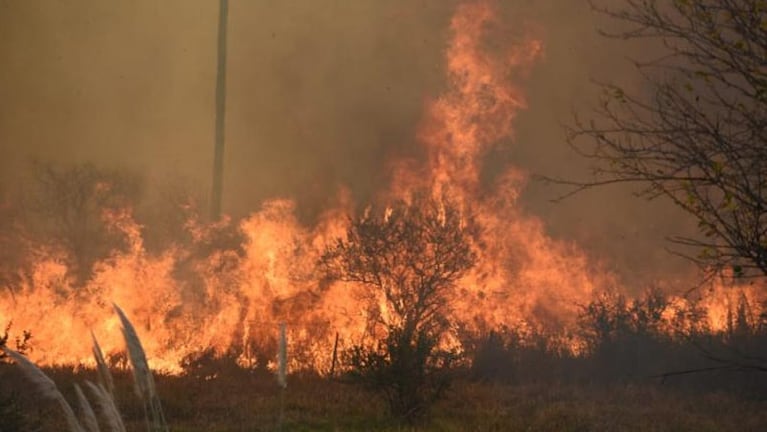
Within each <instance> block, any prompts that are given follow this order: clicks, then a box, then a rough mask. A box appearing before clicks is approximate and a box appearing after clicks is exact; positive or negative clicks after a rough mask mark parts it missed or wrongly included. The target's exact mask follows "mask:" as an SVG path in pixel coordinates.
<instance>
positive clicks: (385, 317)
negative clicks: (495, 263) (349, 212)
mask: <svg viewBox="0 0 767 432" xmlns="http://www.w3.org/2000/svg"><path fill="white" fill-rule="evenodd" d="M472 227H473V225H472V223H471V222H470V221H466V220H464V219H463V217H462V215H461V214H460V212H459V211H458V210H457V209H456V208H455V207H454V206H452V205H451V204H450V203H447V202H443V201H435V200H430V199H425V198H416V199H414V200H413V202H411V203H410V204H407V203H404V202H398V203H396V204H394V205H393V206H391V207H389V208H387V209H385V210H383V211H368V212H366V213H365V215H364V216H363V217H361V218H360V219H358V220H356V221H353V222H352V223H351V225H350V227H349V229H348V230H347V237H346V239H338V240H337V241H336V243H335V244H334V245H333V246H331V247H329V248H328V250H327V251H326V253H325V254H324V255H323V257H322V259H321V262H322V265H323V267H324V268H325V270H326V271H327V273H328V275H329V276H330V277H331V278H333V279H339V280H342V281H346V282H353V283H357V284H360V285H361V288H362V291H361V293H362V295H363V297H364V298H365V299H366V300H367V304H368V320H369V328H370V329H371V330H370V333H371V335H372V336H373V338H374V339H375V342H374V343H373V344H364V343H363V344H358V345H356V346H354V347H352V349H351V350H350V352H349V356H348V362H349V366H350V367H351V368H352V371H353V372H352V377H354V378H356V379H357V380H358V381H360V382H362V383H363V384H366V385H367V386H369V387H370V388H372V389H373V390H375V391H379V392H381V393H383V394H384V396H385V398H386V400H387V402H388V404H389V409H390V410H391V413H392V414H393V415H394V416H396V417H398V418H400V419H402V420H405V421H408V422H411V421H414V420H416V419H418V418H419V417H421V416H422V415H423V414H425V412H426V410H427V408H428V406H429V404H430V403H431V402H432V401H433V400H435V399H436V398H438V397H439V396H440V395H441V393H442V392H443V390H444V389H445V388H446V387H447V384H448V383H449V375H448V374H447V371H448V370H449V368H450V366H451V365H452V363H453V361H454V360H455V358H456V355H455V352H454V351H452V350H450V349H449V348H447V347H446V344H445V343H444V342H445V340H444V339H445V336H446V334H447V331H448V319H447V315H448V313H449V310H448V305H447V298H448V294H449V292H450V290H451V288H453V286H454V283H455V282H456V281H457V280H458V279H459V278H460V277H461V276H462V275H463V274H464V273H465V272H466V271H467V270H468V269H470V268H471V267H472V266H473V265H474V261H475V255H474V253H473V252H472V249H471V238H472V229H473V228H472Z"/></svg>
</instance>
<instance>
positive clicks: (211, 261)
mask: <svg viewBox="0 0 767 432" xmlns="http://www.w3.org/2000/svg"><path fill="white" fill-rule="evenodd" d="M496 20H497V18H496V14H495V11H494V9H493V7H492V4H491V3H490V2H485V1H477V2H469V3H465V4H463V5H460V6H459V7H458V8H457V10H456V13H455V15H454V17H453V19H452V21H451V24H450V27H451V40H450V42H449V45H448V46H447V50H446V72H447V81H448V84H449V85H448V88H447V90H446V91H445V93H444V94H442V95H441V96H439V97H437V98H435V99H434V100H432V101H430V102H429V103H428V104H427V105H426V107H425V114H424V118H423V120H422V123H421V127H420V129H419V133H418V137H417V138H418V142H419V143H420V144H421V145H423V146H424V148H425V150H426V155H427V157H426V160H425V161H424V162H423V163H420V164H419V163H412V162H409V161H402V163H400V164H396V165H395V166H396V168H395V169H394V172H393V174H392V182H391V185H390V187H389V188H388V189H387V190H384V191H381V197H383V199H388V198H402V199H408V198H409V197H410V196H411V194H412V193H413V192H414V191H416V190H428V191H431V193H432V194H433V195H434V197H436V198H448V199H449V200H450V201H452V202H455V203H457V205H459V207H460V208H461V210H462V211H463V212H465V213H466V214H471V215H473V216H474V217H475V218H476V219H477V222H478V223H479V225H480V227H481V234H480V236H481V238H480V241H479V242H478V243H477V244H478V247H477V250H476V253H477V255H478V265H477V266H476V267H475V268H474V269H473V270H472V272H471V273H470V274H469V275H467V276H466V277H465V278H464V280H462V281H461V283H460V284H459V287H458V288H459V289H458V291H457V292H456V293H455V296H454V298H452V299H451V319H453V320H454V321H455V322H459V323H461V325H463V326H464V327H465V328H466V329H468V330H472V331H486V330H489V329H493V328H498V327H500V326H510V327H513V326H525V327H528V328H534V329H537V330H544V331H551V332H556V331H559V332H563V331H565V330H567V329H568V328H569V327H571V326H573V325H574V324H575V322H576V318H577V316H578V313H579V311H580V309H579V307H580V305H583V304H586V303H588V301H589V300H590V299H591V298H592V296H593V295H594V294H595V293H596V292H600V291H609V290H620V289H621V288H620V285H619V283H618V281H617V280H616V278H615V277H614V276H613V275H612V274H610V273H609V272H607V271H605V270H604V269H603V268H601V265H600V264H599V263H598V262H595V261H594V260H590V259H589V257H587V256H586V254H585V253H584V252H583V251H582V250H580V249H579V248H578V247H577V246H576V245H574V244H572V243H569V242H565V241H561V240H555V239H552V238H551V237H549V236H548V235H547V234H546V230H545V227H544V225H543V223H542V222H541V221H540V220H539V219H538V218H536V217H534V216H532V215H529V214H526V213H525V212H524V210H523V209H522V208H520V206H519V204H518V197H519V195H520V192H521V190H522V188H523V187H524V185H525V174H524V173H523V172H522V171H520V170H518V169H516V168H513V167H511V168H508V169H507V170H506V171H505V172H504V173H502V174H501V175H499V176H497V178H496V180H495V184H494V185H491V186H487V185H483V182H482V180H481V173H482V170H483V160H484V158H485V157H486V156H487V155H488V152H490V151H491V150H492V149H493V146H494V145H497V143H498V142H499V141H502V140H508V139H511V138H513V128H512V126H513V123H514V120H515V119H516V116H517V113H518V112H519V111H520V110H522V109H524V108H525V107H526V104H527V102H526V100H525V96H524V92H523V90H522V89H521V87H519V86H518V84H517V81H520V80H523V79H524V77H525V76H526V75H527V74H529V73H531V71H532V67H533V66H534V64H535V62H536V61H537V60H539V59H540V58H541V57H542V55H543V43H542V42H541V40H539V39H537V38H535V37H533V36H532V35H526V34H520V35H519V37H518V40H517V41H516V42H515V43H514V44H513V45H512V46H509V47H506V49H505V50H504V51H503V53H502V54H500V55H499V54H498V53H497V51H498V50H497V49H495V50H491V49H489V48H488V47H487V46H486V45H487V39H486V37H487V34H488V32H490V31H491V28H492V25H499V24H500V23H498V22H496ZM338 201H339V204H338V205H337V206H336V207H335V208H331V209H328V210H327V211H326V212H325V213H324V215H323V216H322V217H321V218H320V221H319V222H318V223H317V224H316V225H314V226H304V225H302V224H301V223H300V222H299V221H298V220H297V218H296V216H295V211H294V203H293V202H292V201H291V200H288V199H278V200H272V201H269V202H266V203H265V204H263V206H262V208H261V209H260V210H259V211H257V212H255V213H253V214H251V215H250V216H249V217H247V218H245V219H243V220H241V221H239V222H234V221H231V220H228V219H225V220H223V221H221V222H217V223H214V224H204V223H200V222H199V221H197V220H190V221H189V222H188V224H187V226H186V230H187V232H188V233H189V237H190V240H189V241H188V242H186V243H184V244H178V245H177V246H175V247H172V248H170V249H168V250H166V251H164V252H163V253H161V254H159V255H158V254H150V253H149V252H147V249H146V247H145V246H144V244H143V238H142V227H141V226H140V225H139V224H138V223H137V222H136V221H135V220H134V218H133V217H132V215H131V211H130V209H127V208H125V209H122V210H120V211H110V212H105V214H104V220H105V222H106V223H107V224H108V226H110V227H111V228H112V229H113V230H115V231H116V232H118V233H120V234H121V236H122V237H123V238H124V240H125V243H126V244H127V248H122V249H115V250H114V251H112V253H111V254H110V256H109V257H108V258H107V259H105V260H103V261H101V262H98V263H97V264H96V265H95V266H94V267H93V271H92V276H91V277H90V278H89V279H88V280H87V282H85V283H84V284H83V285H82V286H80V285H78V284H76V283H75V282H74V281H73V280H72V279H71V278H69V277H68V276H67V274H68V271H67V270H68V269H67V265H66V264H65V263H66V262H67V261H66V259H65V258H66V256H65V254H64V252H61V251H58V252H57V251H51V250H47V249H42V248H41V249H39V250H38V251H37V253H36V255H35V256H34V257H33V258H32V261H33V264H32V271H31V272H29V273H28V274H27V273H25V275H24V276H23V277H22V279H21V282H20V283H19V284H18V286H9V287H4V289H3V292H4V293H5V294H2V295H1V296H0V323H5V322H8V321H11V320H12V321H13V324H14V327H15V328H19V329H29V330H31V331H32V334H33V337H34V344H33V346H34V350H33V351H31V352H30V357H31V359H32V360H34V361H36V362H38V363H42V364H61V363H69V364H90V363H91V359H90V356H91V351H90V347H89V344H88V343H87V342H85V341H87V335H88V333H89V331H91V330H92V331H93V333H94V334H95V336H96V337H97V338H98V340H99V341H100V343H101V345H102V347H103V349H104V351H105V352H107V353H116V352H119V351H120V350H121V349H122V341H121V338H120V331H119V325H120V324H119V322H118V319H117V317H115V316H114V313H113V310H112V307H111V305H112V303H113V302H114V303H116V304H119V305H120V306H121V307H122V308H123V309H124V310H125V312H126V313H127V315H128V316H129V317H130V318H131V320H132V321H133V322H134V323H135V325H136V327H137V331H138V332H139V336H140V337H141V339H142V341H143V343H144V346H145V349H146V352H147V353H148V356H149V359H150V363H151V364H152V366H153V367H155V368H160V369H164V370H167V371H171V372H173V371H178V368H179V363H180V361H181V360H182V359H183V358H184V357H185V356H187V355H189V354H191V353H195V352H199V351H200V350H203V349H206V348H213V349H215V350H216V351H217V352H219V353H223V352H226V351H227V350H231V349H233V347H234V348H236V349H237V352H236V354H237V355H238V356H240V358H241V359H243V361H256V362H262V363H263V362H267V363H268V362H272V361H273V360H274V356H273V355H267V356H266V358H260V357H259V356H263V353H276V352H277V343H278V341H277V335H278V328H279V323H281V322H285V323H286V324H287V330H288V339H289V340H290V341H291V346H290V355H288V358H289V359H290V362H291V363H290V367H291V369H295V368H314V369H317V370H320V371H324V370H328V368H329V367H330V362H331V360H332V358H333V350H334V345H335V341H336V335H340V340H341V343H342V344H343V343H347V344H348V343H352V342H356V341H359V340H360V338H362V337H364V335H365V332H366V316H365V307H364V305H363V304H362V303H361V302H362V300H361V299H359V298H356V297H355V296H354V294H353V292H354V290H352V289H349V287H348V286H346V285H345V284H343V283H332V284H331V283H325V282H323V281H321V280H319V279H318V277H317V275H316V268H315V267H316V263H317V261H318V258H319V256H320V254H321V253H322V251H323V250H324V248H325V245H327V244H328V242H329V241H331V240H332V239H334V238H337V237H339V236H343V235H344V233H345V229H346V224H347V216H346V215H348V214H350V212H351V210H352V208H353V205H352V203H351V202H350V199H349V198H348V196H347V195H346V194H343V193H342V194H341V196H340V198H339V200H338ZM232 229H234V230H235V231H237V232H239V233H240V234H241V237H242V238H241V241H239V242H238V243H237V244H233V245H223V246H222V245H220V244H216V242H215V241H213V240H212V239H214V238H215V236H216V235H217V234H218V233H220V232H222V231H225V230H232ZM211 245H214V247H211ZM211 248H212V250H211ZM730 292H731V291H729V290H726V289H724V288H721V289H718V291H716V292H715V293H714V294H713V295H711V296H709V297H707V298H706V299H704V300H703V303H704V306H705V307H706V310H707V311H708V317H709V320H710V323H711V326H712V328H714V329H724V328H725V327H726V326H727V310H730V311H731V310H732V300H731V294H729V293H730ZM7 293H13V295H10V294H7ZM747 295H748V296H751V297H753V298H754V299H755V298H756V297H757V296H756V291H753V292H750V291H749V292H748V294H747ZM676 301H677V302H678V303H679V306H680V307H681V306H682V305H683V304H684V302H685V300H683V299H677V300H676ZM728 302H729V303H728ZM753 304H756V302H754V303H753ZM727 308H729V309H727Z"/></svg>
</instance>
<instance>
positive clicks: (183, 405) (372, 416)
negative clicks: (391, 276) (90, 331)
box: [0, 369, 767, 432]
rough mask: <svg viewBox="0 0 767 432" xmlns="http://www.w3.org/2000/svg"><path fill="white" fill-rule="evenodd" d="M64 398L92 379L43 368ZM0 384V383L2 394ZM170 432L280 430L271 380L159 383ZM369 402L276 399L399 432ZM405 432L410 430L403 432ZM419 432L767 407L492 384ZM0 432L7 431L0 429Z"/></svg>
mask: <svg viewBox="0 0 767 432" xmlns="http://www.w3.org/2000/svg"><path fill="white" fill-rule="evenodd" d="M48 373H49V375H50V376H51V377H52V378H53V379H54V380H55V381H56V382H57V384H58V385H59V388H61V389H62V390H63V391H64V393H65V396H66V397H67V399H69V400H70V401H74V398H73V393H72V392H71V383H72V382H81V381H83V380H85V379H95V375H94V374H93V372H90V371H80V372H73V371H72V370H71V369H56V370H48ZM116 380H117V390H116V395H117V399H118V403H119V405H120V407H121V409H122V411H123V416H124V417H125V419H126V421H127V423H128V426H129V430H131V431H144V430H146V429H145V427H144V424H143V416H142V408H141V406H140V405H139V404H138V403H137V402H136V397H135V396H134V395H133V394H132V388H131V378H130V375H128V374H118V375H117V376H116ZM3 386H4V384H2V383H0V388H2V387H3ZM158 389H159V392H160V397H161V398H162V402H163V406H164V408H165V412H166V416H167V418H168V422H169V424H170V425H171V430H172V431H178V432H181V431H184V432H193V431H195V432H196V431H206V432H215V431H273V430H279V424H280V421H279V419H280V390H279V388H278V387H277V385H276V383H275V380H274V378H273V377H272V376H268V375H257V374H250V373H245V372H242V371H240V372H233V373H231V374H229V375H227V376H220V377H215V378H211V379H203V378H192V377H160V379H159V380H158ZM22 402H23V403H22V407H23V408H24V409H27V410H30V407H32V408H31V411H32V413H31V414H30V415H31V416H32V417H35V420H38V421H39V423H40V426H41V430H45V431H47V430H62V429H60V424H57V423H58V421H57V420H56V417H57V416H56V408H55V407H45V406H43V405H39V404H38V405H35V403H36V402H35V401H34V400H33V398H25V400H24V401H22ZM382 413H383V406H382V404H381V403H380V401H378V400H377V399H376V398H375V397H374V396H373V395H370V394H368V393H366V392H363V391H361V390H359V389H357V388H356V387H353V386H349V385H347V384H343V383H338V382H331V381H327V380H324V379H320V378H317V377H303V378H299V377H292V379H291V380H290V383H289V387H288V389H287V390H286V391H285V394H284V413H283V427H282V430H284V431H402V430H409V429H407V428H401V427H398V426H397V425H396V424H393V423H392V422H391V421H390V420H388V419H387V418H386V417H385V416H384V415H383V414H382ZM411 429H412V428H411ZM416 430H423V431H694V432H703V431H738V432H741V431H759V432H761V431H764V430H767V401H754V400H742V399H739V398H737V397H735V396H733V395H731V394H724V393H706V394H692V393H689V392H683V391H680V390H677V389H673V388H669V387H665V386H660V385H656V384H651V383H645V384H632V385H617V384H613V385H609V386H589V385H571V384H568V385H552V384H528V385H521V386H520V385H516V386H512V385H500V384H492V383H477V382H468V381H462V382H458V383H456V384H455V386H454V388H453V389H452V391H451V392H450V393H449V395H448V397H447V398H446V399H444V400H443V401H441V402H439V403H438V404H437V405H436V406H435V407H434V409H433V411H432V415H431V418H430V419H429V420H428V421H427V422H426V423H425V424H424V425H422V426H420V427H418V428H416ZM0 431H3V432H5V429H3V427H2V422H0Z"/></svg>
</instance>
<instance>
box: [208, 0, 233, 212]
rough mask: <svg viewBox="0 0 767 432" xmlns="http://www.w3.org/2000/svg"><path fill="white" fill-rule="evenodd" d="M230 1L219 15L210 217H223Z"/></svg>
mask: <svg viewBox="0 0 767 432" xmlns="http://www.w3.org/2000/svg"><path fill="white" fill-rule="evenodd" d="M228 11H229V0H220V3H219V13H218V66H217V68H216V146H215V149H214V152H213V190H212V193H211V203H210V204H211V205H210V217H211V220H213V221H216V220H218V218H219V217H220V216H221V193H222V188H223V181H224V179H223V176H224V125H225V123H224V117H225V114H226V22H227V16H228Z"/></svg>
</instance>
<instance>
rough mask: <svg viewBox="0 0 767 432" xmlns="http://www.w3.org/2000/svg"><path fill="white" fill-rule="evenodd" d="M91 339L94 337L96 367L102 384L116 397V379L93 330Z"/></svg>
mask: <svg viewBox="0 0 767 432" xmlns="http://www.w3.org/2000/svg"><path fill="white" fill-rule="evenodd" d="M91 339H93V357H94V358H95V359H96V367H97V368H98V371H99V378H100V381H101V385H102V386H103V387H104V388H105V389H106V390H107V391H108V392H109V394H110V395H111V396H112V398H113V399H114V394H115V384H114V380H113V379H112V373H111V372H110V371H109V367H108V366H107V362H106V361H105V360H104V354H103V352H102V351H101V346H99V342H98V340H96V335H94V334H93V332H91Z"/></svg>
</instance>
